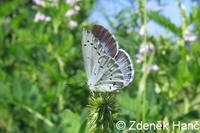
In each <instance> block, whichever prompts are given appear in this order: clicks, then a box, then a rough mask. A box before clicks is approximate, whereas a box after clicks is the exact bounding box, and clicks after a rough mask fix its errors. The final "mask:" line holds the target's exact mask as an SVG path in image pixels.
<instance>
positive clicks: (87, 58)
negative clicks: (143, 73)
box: [82, 25, 134, 92]
mask: <svg viewBox="0 0 200 133" xmlns="http://www.w3.org/2000/svg"><path fill="white" fill-rule="evenodd" d="M82 51H83V59H84V66H85V71H86V74H87V78H88V81H87V84H88V85H89V88H90V90H91V91H92V92H93V91H108V92H112V91H120V90H121V89H122V88H123V87H125V86H127V85H128V84H129V83H130V82H131V81H132V80H133V75H134V69H133V64H132V62H131V59H130V57H129V55H128V53H126V52H125V51H124V50H122V49H119V48H118V43H117V41H116V40H115V38H114V36H113V35H112V34H111V33H110V32H109V31H108V30H107V29H105V28H104V27H103V26H100V25H94V26H93V28H92V31H89V30H86V29H83V31H82Z"/></svg>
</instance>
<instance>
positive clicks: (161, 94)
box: [0, 0, 200, 133]
mask: <svg viewBox="0 0 200 133" xmlns="http://www.w3.org/2000/svg"><path fill="white" fill-rule="evenodd" d="M112 2H113V3H114V2H116V1H114V0H113V1H112ZM150 2H151V1H149V0H148V1H147V4H148V3H150ZM154 2H156V3H158V4H162V2H161V1H159V0H157V1H154ZM192 2H193V6H192V7H187V5H184V4H183V3H181V1H179V0H177V1H176V2H175V1H174V5H175V6H177V8H178V10H179V11H180V14H179V15H180V16H181V24H180V25H179V26H177V25H176V24H174V23H173V21H172V20H170V19H169V18H168V17H167V16H165V15H163V14H162V10H147V11H146V13H147V17H146V20H145V19H144V18H143V16H144V7H145V6H146V5H145V3H144V1H142V0H138V1H129V3H130V7H131V8H130V7H127V8H124V9H122V10H121V11H120V12H118V14H117V15H115V16H112V19H110V17H109V16H108V15H107V14H106V13H105V12H104V11H102V13H103V15H104V16H103V17H104V18H105V21H106V22H107V26H108V27H107V28H109V29H111V31H112V33H113V34H114V35H115V37H116V39H117V40H118V42H119V44H120V47H121V48H123V49H125V50H126V51H127V52H128V53H129V54H130V56H131V58H132V61H133V64H134V68H135V77H134V80H133V82H132V83H131V84H130V85H129V86H128V87H126V88H125V89H123V91H121V92H120V93H119V94H118V95H117V105H118V106H119V108H120V112H119V115H118V117H117V119H118V120H123V121H125V122H126V123H129V121H130V120H141V119H142V113H145V120H146V121H147V122H156V121H167V122H172V121H182V122H186V123H187V122H195V121H199V120H200V40H199V36H200V17H199V16H200V4H199V3H198V1H192ZM98 3H99V1H93V0H79V1H78V0H66V1H65V0H52V1H50V0H1V1H0V132H3V133H5V132H13V133H18V132H20V133H22V132H24V133H29V132H38V133H39V132H41V133H43V132H53V133H56V132H57V133H59V132H80V133H82V132H88V124H87V118H88V115H89V112H88V108H87V104H88V98H89V97H90V92H89V88H88V87H87V86H86V84H85V81H86V75H85V71H84V66H83V59H82V51H81V32H82V28H83V27H85V28H87V29H91V28H92V25H93V23H92V22H91V21H88V18H89V17H90V15H91V14H92V12H93V11H94V10H95V8H96V7H98ZM135 5H137V6H135ZM162 8H165V4H163V6H162ZM186 8H190V9H191V12H190V13H187V12H186V10H185V9H186ZM96 19H98V17H96ZM145 21H147V23H148V22H152V21H153V22H154V23H156V24H158V25H159V26H160V27H162V28H163V29H164V30H165V32H164V33H162V34H159V35H158V34H157V35H156V34H149V31H148V30H147V35H146V39H147V41H146V42H147V46H144V45H142V43H143V42H144V33H143V31H144V28H145ZM99 24H101V23H99ZM101 25H102V24H101ZM148 26H150V27H151V25H147V29H148ZM145 50H147V59H146V60H147V62H148V61H149V60H150V61H151V62H150V67H149V70H148V75H147V79H146V80H145V81H142V77H143V75H144V71H143V69H142V68H143V67H144V65H145V62H144V56H143V52H144V51H145ZM152 53H154V54H152ZM150 57H151V58H150ZM79 80H82V81H83V82H76V81H79ZM73 82H76V83H73ZM144 82H145V84H146V87H145V91H146V97H145V99H143V100H145V101H146V105H145V106H146V108H143V106H141V104H140V102H141V101H140V100H141V99H140V98H139V97H140V91H141V88H140V86H141V84H142V83H144ZM65 83H72V84H69V85H65ZM199 123H200V121H199ZM130 124H131V123H130ZM125 130H128V129H125ZM116 132H119V131H118V130H116ZM152 132H153V131H152ZM177 132H178V131H177ZM180 132H181V131H180ZM191 132H194V133H198V132H199V131H191Z"/></svg>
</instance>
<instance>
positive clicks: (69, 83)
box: [65, 80, 85, 85]
mask: <svg viewBox="0 0 200 133" xmlns="http://www.w3.org/2000/svg"><path fill="white" fill-rule="evenodd" d="M80 82H85V80H78V81H74V82H67V83H65V85H71V84H74V83H80Z"/></svg>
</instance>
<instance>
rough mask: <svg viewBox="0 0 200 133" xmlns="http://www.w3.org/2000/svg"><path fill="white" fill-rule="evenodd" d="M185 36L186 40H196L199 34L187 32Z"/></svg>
mask: <svg viewBox="0 0 200 133" xmlns="http://www.w3.org/2000/svg"><path fill="white" fill-rule="evenodd" d="M183 38H184V40H185V41H188V42H194V41H196V40H197V39H198V36H196V35H192V34H186V35H184V37H183Z"/></svg>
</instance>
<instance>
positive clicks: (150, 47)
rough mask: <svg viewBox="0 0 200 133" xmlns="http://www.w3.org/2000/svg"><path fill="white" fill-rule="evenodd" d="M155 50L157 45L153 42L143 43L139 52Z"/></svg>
mask: <svg viewBox="0 0 200 133" xmlns="http://www.w3.org/2000/svg"><path fill="white" fill-rule="evenodd" d="M151 50H152V51H153V50H155V47H154V45H153V44H152V43H150V44H141V45H140V47H139V53H144V52H145V51H146V52H147V53H148V52H149V51H151Z"/></svg>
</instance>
